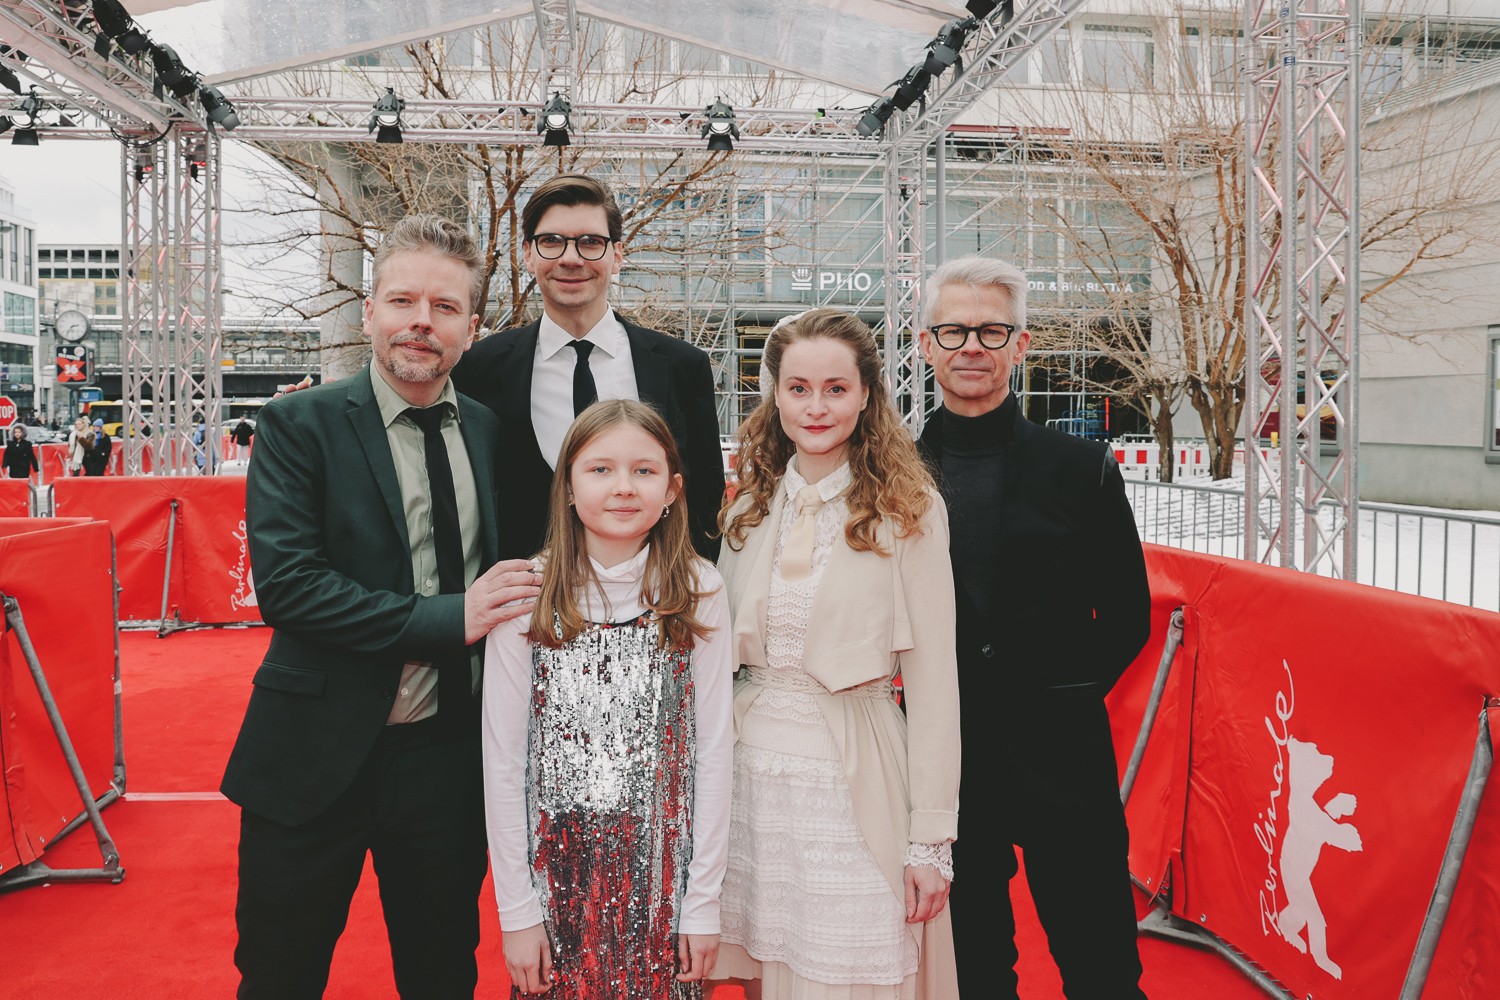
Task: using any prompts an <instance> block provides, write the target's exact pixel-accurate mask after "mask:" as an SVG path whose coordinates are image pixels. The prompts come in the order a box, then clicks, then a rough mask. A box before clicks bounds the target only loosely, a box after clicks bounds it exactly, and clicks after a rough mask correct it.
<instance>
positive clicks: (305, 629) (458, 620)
mask: <svg viewBox="0 0 1500 1000" xmlns="http://www.w3.org/2000/svg"><path fill="white" fill-rule="evenodd" d="M480 263H481V261H480V255H479V251H478V250H477V248H476V247H475V246H474V241H473V240H472V239H471V238H470V237H469V234H468V233H467V232H466V231H465V230H464V228H463V227H462V226H459V225H456V224H454V223H452V222H449V221H447V220H445V219H440V218H437V217H435V216H430V215H426V216H423V215H419V216H410V217H408V218H406V219H403V220H402V221H401V222H400V223H398V224H397V225H396V226H395V227H394V228H393V229H392V230H391V232H390V233H389V234H388V235H387V236H386V238H385V240H384V241H383V243H382V244H381V248H380V251H379V252H378V253H377V254H376V255H375V272H374V287H373V288H372V289H371V290H370V295H369V297H368V298H366V299H365V308H364V333H365V336H367V337H369V338H370V341H371V345H372V347H373V354H374V360H373V362H372V363H371V364H370V365H367V366H366V367H365V368H364V369H363V370H361V371H360V372H358V373H357V374H355V375H351V376H350V377H348V378H345V379H341V380H339V381H338V382H334V383H330V384H327V385H322V386H318V387H316V388H311V389H304V390H301V391H298V392H289V393H287V394H286V395H284V396H281V397H280V398H278V399H274V400H272V401H271V402H269V403H267V404H266V405H265V407H263V408H262V410H261V412H260V414H259V419H258V422H257V426H256V435H255V442H256V443H255V451H254V452H253V453H252V455H251V458H250V469H249V473H248V479H247V481H246V497H245V523H246V528H247V531H248V536H249V544H250V562H251V568H252V569H253V571H254V574H255V585H256V594H257V596H258V598H259V600H260V611H261V616H262V617H263V618H264V619H265V622H266V624H268V625H270V626H272V627H273V628H274V629H275V631H274V632H273V633H272V635H271V642H270V648H269V649H268V650H267V651H266V655H265V658H264V660H263V661H262V662H261V664H260V666H259V668H258V669H257V670H256V671H255V676H254V680H253V687H252V690H251V694H250V704H249V706H248V707H247V708H246V710H245V720H244V723H243V724H242V725H241V727H240V733H239V738H238V739H237V740H236V741H235V745H234V750H233V752H232V753H231V754H230V758H229V766H228V768H227V769H226V771H225V772H224V781H223V784H222V785H221V788H222V790H223V792H224V794H225V796H226V797H228V798H229V799H230V801H232V802H234V803H236V804H237V805H239V806H240V807H241V811H240V844H239V893H238V897H237V899H236V904H235V924H236V927H237V928H238V931H239V941H238V944H237V945H236V947H235V952H234V961H235V965H236V966H237V967H238V968H239V970H240V977H241V978H240V985H239V989H238V992H237V995H238V996H239V997H240V998H241V1000H247V998H266V1000H292V998H298V997H321V996H322V995H323V992H324V988H325V986H326V985H327V982H328V971H329V963H330V961H331V959H332V957H333V950H334V945H335V943H336V942H337V940H338V938H339V935H340V933H341V932H342V931H343V929H344V923H345V921H346V919H347V917H348V910H349V902H350V899H351V897H352V896H353V895H354V890H355V887H356V886H357V885H358V884H359V880H360V874H361V872H362V871H363V869H364V865H365V860H366V858H367V857H369V858H370V859H372V860H373V863H374V867H375V874H376V877H377V878H378V879H379V882H380V899H381V907H382V910H383V911H384V914H385V922H386V930H387V934H388V937H389V939H390V945H391V959H392V964H393V965H394V967H395V975H396V988H397V990H398V991H399V993H400V995H401V996H402V997H404V998H408V1000H409V998H413V997H422V998H434V1000H436V998H443V1000H457V998H461V997H462V998H472V997H473V996H474V987H475V984H476V982H477V977H478V967H477V964H476V961H475V957H474V950H475V948H476V947H477V946H478V944H479V888H480V884H481V883H482V882H483V880H484V875H485V871H486V868H487V858H486V850H485V848H486V842H485V834H484V802H483V783H482V774H481V755H480V723H479V703H478V699H477V698H476V697H475V690H476V688H477V687H478V684H479V677H480V665H481V664H480V658H481V657H480V654H481V652H482V649H483V642H482V641H483V639H484V637H485V636H486V635H487V634H488V633H489V631H490V629H491V628H493V627H494V626H496V625H498V624H500V623H501V622H505V621H509V620H510V619H511V618H514V617H516V616H517V615H520V614H524V613H525V612H527V611H529V610H530V607H531V601H530V598H532V597H535V596H536V594H537V592H538V589H537V586H536V585H537V583H538V582H539V577H538V576H537V575H536V574H535V573H533V572H532V567H531V564H530V563H529V562H527V561H525V560H520V559H517V560H513V561H510V562H497V561H496V560H497V558H498V554H499V552H500V551H501V550H502V547H503V546H504V545H505V541H506V539H505V531H506V525H505V524H503V523H501V521H500V520H499V518H498V516H497V513H496V500H495V498H496V492H497V490H498V489H499V488H500V485H501V483H502V481H503V478H502V477H503V475H504V474H503V473H502V472H501V470H499V469H498V468H497V467H496V465H495V454H496V451H497V448H498V444H499V440H498V439H499V428H498V426H497V421H496V419H495V415H494V414H493V413H491V412H490V411H489V410H488V409H486V408H485V407H483V406H481V405H479V404H478V403H476V402H474V401H473V400H471V399H468V398H467V397H464V396H460V395H459V394H458V393H457V392H455V391H454V389H453V386H452V384H451V383H450V381H449V378H448V373H449V371H450V370H452V368H453V366H454V365H455V364H457V363H458V359H459V358H460V357H462V355H463V352H464V351H466V350H468V348H469V345H470V344H471V343H472V342H473V340H474V332H475V329H476V328H477V327H478V323H479V320H478V316H477V315H476V310H475V302H476V297H477V294H478V289H479V287H480Z"/></svg>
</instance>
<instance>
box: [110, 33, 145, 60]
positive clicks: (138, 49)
mask: <svg viewBox="0 0 1500 1000" xmlns="http://www.w3.org/2000/svg"><path fill="white" fill-rule="evenodd" d="M115 41H117V42H119V43H120V48H122V49H124V50H125V51H126V52H129V53H130V54H131V55H133V56H138V55H140V54H141V53H142V52H145V51H146V50H147V49H149V48H150V47H151V39H150V38H148V37H146V33H145V32H144V31H139V30H137V29H135V28H131V29H130V30H129V31H127V32H125V34H123V35H121V36H120V37H119V38H117V39H115Z"/></svg>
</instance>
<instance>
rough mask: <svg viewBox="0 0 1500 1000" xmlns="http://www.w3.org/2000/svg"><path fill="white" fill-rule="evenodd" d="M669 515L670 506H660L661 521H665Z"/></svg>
mask: <svg viewBox="0 0 1500 1000" xmlns="http://www.w3.org/2000/svg"><path fill="white" fill-rule="evenodd" d="M670 513H672V505H671V504H664V505H663V506H662V509H661V517H662V520H663V521H665V520H666V519H667V515H668V514H670Z"/></svg>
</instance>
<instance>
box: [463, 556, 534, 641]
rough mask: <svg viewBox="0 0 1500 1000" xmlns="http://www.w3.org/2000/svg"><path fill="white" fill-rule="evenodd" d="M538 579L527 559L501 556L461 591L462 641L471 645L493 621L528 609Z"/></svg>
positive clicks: (498, 623)
mask: <svg viewBox="0 0 1500 1000" xmlns="http://www.w3.org/2000/svg"><path fill="white" fill-rule="evenodd" d="M541 583H542V575H541V574H540V573H538V572H537V571H536V570H535V569H533V568H532V563H531V560H530V559H504V560H501V561H500V562H497V563H495V565H493V566H491V567H490V568H489V569H488V570H487V571H486V572H484V573H483V574H481V575H480V576H479V577H478V578H477V579H476V580H475V581H474V582H473V583H472V584H470V585H469V589H468V590H466V591H464V644H465V645H473V644H474V643H476V642H478V641H479V640H480V639H483V638H484V637H485V636H486V635H488V634H489V632H490V629H492V628H494V627H495V626H496V625H503V624H504V623H506V622H508V621H510V620H511V619H512V618H519V617H520V616H521V615H524V614H527V613H528V612H530V611H531V609H532V607H533V606H535V604H536V597H537V595H538V594H540V593H541Z"/></svg>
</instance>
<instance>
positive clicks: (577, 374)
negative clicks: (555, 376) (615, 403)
mask: <svg viewBox="0 0 1500 1000" xmlns="http://www.w3.org/2000/svg"><path fill="white" fill-rule="evenodd" d="M568 346H569V347H571V348H573V350H575V351H577V352H578V360H577V361H576V362H574V364H573V416H575V417H576V416H578V414H580V413H582V412H583V411H584V410H586V409H588V408H589V404H590V403H592V402H593V401H594V400H596V399H598V398H599V390H598V388H596V387H595V385H594V372H593V370H592V369H591V368H589V352H591V351H592V350H593V349H594V345H593V344H591V343H589V342H588V341H587V340H575V341H573V342H572V343H571V344H569V345H568Z"/></svg>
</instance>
